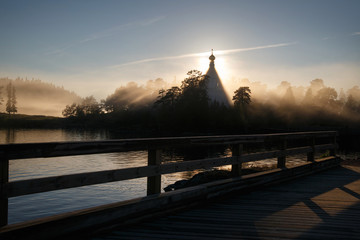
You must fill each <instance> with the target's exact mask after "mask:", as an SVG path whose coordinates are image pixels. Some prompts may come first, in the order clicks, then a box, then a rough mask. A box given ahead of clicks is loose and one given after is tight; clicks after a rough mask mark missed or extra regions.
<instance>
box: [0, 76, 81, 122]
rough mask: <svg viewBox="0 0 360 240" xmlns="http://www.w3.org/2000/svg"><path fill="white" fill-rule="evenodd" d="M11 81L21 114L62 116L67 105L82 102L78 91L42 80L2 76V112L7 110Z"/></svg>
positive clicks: (0, 107) (0, 108)
mask: <svg viewBox="0 0 360 240" xmlns="http://www.w3.org/2000/svg"><path fill="white" fill-rule="evenodd" d="M10 81H12V84H13V86H14V87H15V90H16V98H17V99H16V100H17V109H18V113H19V114H30V115H46V116H62V114H61V112H62V110H63V109H64V108H65V106H66V105H68V104H71V103H73V102H76V103H78V102H81V97H79V96H78V95H77V94H76V93H74V92H71V91H68V90H66V89H64V88H63V87H58V86H55V85H54V84H51V83H46V82H42V81H41V80H34V79H32V80H28V79H21V78H17V79H14V80H12V79H9V78H0V87H3V88H2V89H1V93H0V96H1V97H2V98H3V102H2V104H1V105H0V112H5V106H6V101H7V95H6V86H7V85H8V84H9V82H10Z"/></svg>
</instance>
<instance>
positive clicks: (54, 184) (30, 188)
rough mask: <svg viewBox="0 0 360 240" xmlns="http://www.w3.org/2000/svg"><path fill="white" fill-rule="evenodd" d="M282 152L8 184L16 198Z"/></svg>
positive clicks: (232, 162)
mask: <svg viewBox="0 0 360 240" xmlns="http://www.w3.org/2000/svg"><path fill="white" fill-rule="evenodd" d="M307 150H309V148H308V147H305V148H299V149H288V150H286V151H285V152H286V153H288V152H289V153H298V152H304V151H307ZM281 154H284V151H270V152H264V153H253V154H246V155H242V157H241V159H238V158H236V157H225V158H211V159H203V160H194V161H187V162H178V163H167V164H161V165H153V166H144V167H134V168H126V169H116V170H105V171H98V172H90V173H78V174H69V175H62V176H55V177H45V178H38V179H29V180H20V181H14V182H9V183H6V189H7V195H8V197H16V196H22V195H26V194H33V193H41V192H46V191H53V190H60V189H67V188H74V187H81V186H88V185H94V184H101V183H108V182H114V181H122V180H129V179H135V178H142V177H153V176H157V175H159V174H168V173H174V172H183V171H191V170H195V169H206V168H211V167H219V166H224V165H232V164H239V163H241V162H250V161H257V160H263V159H267V158H275V157H278V156H280V155H281Z"/></svg>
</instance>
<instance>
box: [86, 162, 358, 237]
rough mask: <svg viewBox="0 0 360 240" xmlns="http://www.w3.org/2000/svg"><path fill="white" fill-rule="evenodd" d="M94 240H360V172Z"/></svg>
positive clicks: (334, 174)
mask: <svg viewBox="0 0 360 240" xmlns="http://www.w3.org/2000/svg"><path fill="white" fill-rule="evenodd" d="M91 239H92V240H100V239H102V240H105V239H360V167H354V166H340V167H336V168H332V169H330V170H327V171H324V172H320V173H317V174H313V175H310V176H306V177H303V178H299V179H296V180H292V181H290V182H286V183H281V184H280V185H275V186H271V187H268V188H265V189H262V190H258V191H254V192H251V193H247V194H237V195H232V196H231V197H230V198H227V199H224V200H221V201H218V202H213V203H209V204H206V205H205V206H202V207H201V208H196V209H190V210H188V211H185V212H181V213H178V214H175V215H170V216H167V217H162V218H159V219H156V220H153V221H149V222H145V223H142V224H140V225H137V226H132V227H127V228H120V229H117V230H114V231H112V232H110V233H107V234H104V235H101V236H97V237H93V238H91Z"/></svg>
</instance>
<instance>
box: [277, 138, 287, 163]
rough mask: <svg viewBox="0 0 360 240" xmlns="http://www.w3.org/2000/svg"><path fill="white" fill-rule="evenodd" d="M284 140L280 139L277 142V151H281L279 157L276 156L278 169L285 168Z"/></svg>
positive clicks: (285, 142) (285, 143)
mask: <svg viewBox="0 0 360 240" xmlns="http://www.w3.org/2000/svg"><path fill="white" fill-rule="evenodd" d="M286 145H287V141H286V139H281V140H280V142H279V150H280V151H281V155H280V156H278V160H277V167H278V168H285V166H286Z"/></svg>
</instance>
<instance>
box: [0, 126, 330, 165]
mask: <svg viewBox="0 0 360 240" xmlns="http://www.w3.org/2000/svg"><path fill="white" fill-rule="evenodd" d="M336 134H337V132H335V131H323V132H299V133H276V134H251V135H225V136H196V137H167V138H134V139H120V140H103V141H77V142H50V143H20V144H19V143H18V144H0V152H3V153H4V154H5V156H6V157H7V159H9V160H16V159H26V158H40V157H43V158H48V157H60V156H75V155H86V154H98V153H109V152H126V151H132V150H147V149H148V148H149V146H152V147H155V148H158V149H161V148H163V147H164V146H180V145H189V144H199V145H202V144H206V145H218V144H234V143H245V142H262V141H272V140H274V139H277V138H286V139H300V138H306V137H312V136H316V137H319V138H320V137H331V136H336Z"/></svg>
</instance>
